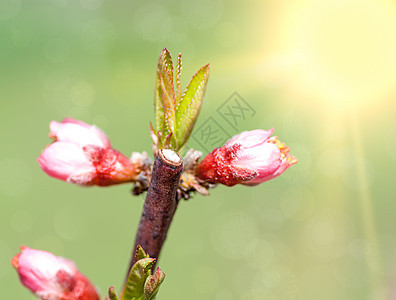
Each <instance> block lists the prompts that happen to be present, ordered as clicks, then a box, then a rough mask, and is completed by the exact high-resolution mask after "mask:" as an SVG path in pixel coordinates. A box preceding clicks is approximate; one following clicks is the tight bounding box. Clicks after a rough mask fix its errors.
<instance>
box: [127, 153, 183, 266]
mask: <svg viewBox="0 0 396 300" xmlns="http://www.w3.org/2000/svg"><path fill="white" fill-rule="evenodd" d="M182 170H183V163H182V160H181V158H180V156H178V155H177V154H176V152H174V151H172V150H168V149H160V150H159V151H158V155H157V158H156V159H155V161H154V165H153V171H152V177H151V181H150V186H149V189H148V191H147V196H146V201H145V203H144V207H143V212H142V216H141V218H140V224H139V227H138V230H137V234H136V241H135V246H134V248H133V251H132V258H131V262H130V266H129V270H130V269H131V268H132V266H133V264H134V263H135V261H134V260H135V259H134V257H135V251H136V247H137V246H138V245H140V246H141V247H142V248H143V250H144V251H145V252H146V253H148V254H149V255H150V257H153V258H157V259H158V257H159V255H160V252H161V248H162V245H163V243H164V241H165V238H166V234H167V232H168V229H169V226H170V224H171V221H172V218H173V215H174V214H175V211H176V208H177V197H176V196H177V188H178V185H179V180H180V175H181V173H182ZM153 268H154V267H153ZM129 270H128V273H129Z"/></svg>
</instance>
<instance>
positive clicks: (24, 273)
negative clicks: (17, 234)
mask: <svg viewBox="0 0 396 300" xmlns="http://www.w3.org/2000/svg"><path fill="white" fill-rule="evenodd" d="M11 264H12V266H13V267H14V268H15V269H16V270H17V272H18V274H19V278H20V280H21V282H22V284H23V285H24V286H25V287H27V288H28V289H29V290H31V291H32V292H33V293H34V294H36V296H38V297H39V298H40V299H43V300H99V296H98V293H97V291H96V289H95V287H94V286H93V285H92V283H91V282H90V281H89V280H88V278H86V277H85V276H84V275H82V274H81V273H80V272H79V271H78V269H77V267H76V265H75V264H74V263H73V262H72V261H70V260H68V259H65V258H62V257H58V256H55V255H53V254H52V253H49V252H46V251H41V250H35V249H31V248H28V247H26V246H22V247H21V253H18V254H17V255H15V256H14V258H13V259H12V261H11Z"/></svg>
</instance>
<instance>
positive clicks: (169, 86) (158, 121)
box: [154, 48, 175, 135]
mask: <svg viewBox="0 0 396 300" xmlns="http://www.w3.org/2000/svg"><path fill="white" fill-rule="evenodd" d="M161 77H162V79H161ZM161 81H162V82H161ZM164 90H165V91H166V93H167V94H168V97H169V98H170V99H172V100H173V103H174V99H175V89H174V86H173V62H172V57H171V55H170V53H169V51H168V50H167V49H166V48H164V49H162V51H161V54H160V57H159V59H158V64H157V75H156V81H155V102H154V108H155V125H156V129H157V131H160V132H163V131H164V130H165V128H164V127H165V122H164V121H165V120H164V114H166V112H165V108H164V95H163V92H164ZM163 135H166V134H165V133H164V132H163Z"/></svg>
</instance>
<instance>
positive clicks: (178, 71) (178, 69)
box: [175, 53, 182, 107]
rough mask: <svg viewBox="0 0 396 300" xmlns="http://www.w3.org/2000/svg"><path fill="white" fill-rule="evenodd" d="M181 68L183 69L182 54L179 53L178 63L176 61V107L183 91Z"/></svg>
mask: <svg viewBox="0 0 396 300" xmlns="http://www.w3.org/2000/svg"><path fill="white" fill-rule="evenodd" d="M181 69H182V55H181V53H179V55H178V56H177V63H176V98H175V100H176V101H175V103H176V107H178V106H179V103H180V99H181V92H182V87H181V80H180V76H181Z"/></svg>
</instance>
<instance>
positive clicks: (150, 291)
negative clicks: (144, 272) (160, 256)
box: [143, 268, 165, 300]
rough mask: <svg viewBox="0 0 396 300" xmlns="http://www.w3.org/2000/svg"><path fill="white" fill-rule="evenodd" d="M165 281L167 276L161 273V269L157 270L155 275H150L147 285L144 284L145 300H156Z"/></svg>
mask: <svg viewBox="0 0 396 300" xmlns="http://www.w3.org/2000/svg"><path fill="white" fill-rule="evenodd" d="M164 279H165V274H164V273H163V272H162V271H161V269H160V268H157V270H155V272H154V274H153V275H150V276H149V277H147V279H146V283H145V284H144V298H143V300H154V299H155V297H156V295H157V293H158V290H159V287H160V285H161V284H162V282H163V281H164Z"/></svg>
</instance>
